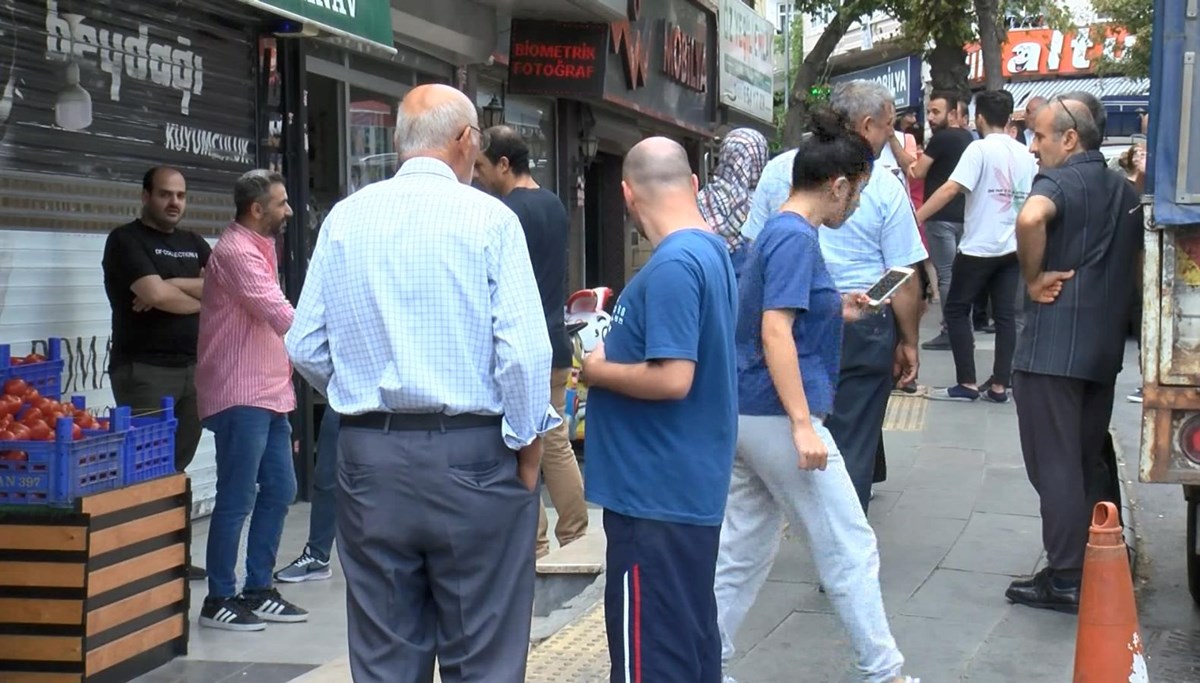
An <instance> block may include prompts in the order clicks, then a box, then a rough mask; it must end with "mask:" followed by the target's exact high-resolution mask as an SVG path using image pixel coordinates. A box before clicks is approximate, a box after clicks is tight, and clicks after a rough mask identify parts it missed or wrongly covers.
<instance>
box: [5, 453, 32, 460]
mask: <svg viewBox="0 0 1200 683" xmlns="http://www.w3.org/2000/svg"><path fill="white" fill-rule="evenodd" d="M4 459H5V460H15V461H18V462H25V461H26V460H29V454H28V453H26V452H25V451H7V452H6V453H4Z"/></svg>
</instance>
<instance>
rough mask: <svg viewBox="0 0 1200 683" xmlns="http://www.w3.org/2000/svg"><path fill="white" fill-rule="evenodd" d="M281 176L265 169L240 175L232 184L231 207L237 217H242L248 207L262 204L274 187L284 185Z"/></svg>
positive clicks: (284, 182) (247, 210)
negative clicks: (235, 211)
mask: <svg viewBox="0 0 1200 683" xmlns="http://www.w3.org/2000/svg"><path fill="white" fill-rule="evenodd" d="M286 184H287V182H286V181H285V180H284V179H283V175H282V174H280V173H277V172H275V171H268V170H266V169H261V168H259V169H255V170H253V171H247V172H246V173H243V174H242V177H240V178H238V179H237V182H236V183H234V184H233V206H234V208H235V209H236V210H237V215H238V216H244V215H246V213H248V212H249V211H250V207H251V206H254V205H255V204H260V203H262V202H263V201H264V200H265V199H266V198H267V196H268V195H269V194H271V188H272V187H273V186H275V185H286Z"/></svg>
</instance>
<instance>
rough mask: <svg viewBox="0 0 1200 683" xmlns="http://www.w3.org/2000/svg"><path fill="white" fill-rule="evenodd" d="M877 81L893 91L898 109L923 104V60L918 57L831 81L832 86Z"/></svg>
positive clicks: (905, 58)
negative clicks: (851, 82)
mask: <svg viewBox="0 0 1200 683" xmlns="http://www.w3.org/2000/svg"><path fill="white" fill-rule="evenodd" d="M860 80H861V81H875V82H876V83H879V84H880V85H882V86H883V87H885V88H887V89H888V90H891V91H892V96H893V102H894V103H895V105H896V108H897V109H899V108H901V107H913V106H918V105H920V103H921V60H920V59H918V58H916V57H902V58H900V59H897V60H894V61H891V62H888V63H886V64H880V65H879V66H872V67H868V68H866V69H859V70H858V71H851V72H850V73H848V74H840V75H837V76H834V77H833V78H830V79H829V82H830V83H831V84H833V83H842V82H844V81H860Z"/></svg>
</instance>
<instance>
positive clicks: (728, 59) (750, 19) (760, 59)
mask: <svg viewBox="0 0 1200 683" xmlns="http://www.w3.org/2000/svg"><path fill="white" fill-rule="evenodd" d="M718 21H719V22H720V24H719V29H720V41H719V46H718V47H719V49H720V91H721V103H722V104H725V105H727V106H729V107H731V108H733V109H737V110H739V111H741V112H743V113H746V114H749V115H750V116H753V117H754V118H756V119H759V120H761V121H766V122H768V123H769V122H771V121H773V120H774V112H775V67H774V54H773V53H774V47H775V27H774V26H773V25H772V24H771V21H770V20H769V19H767V18H766V17H763V16H762V15H760V14H758V13H757V12H755V11H754V10H752V9H750V7H748V6H747V5H746V3H744V2H742V0H721V8H720V14H719V15H718Z"/></svg>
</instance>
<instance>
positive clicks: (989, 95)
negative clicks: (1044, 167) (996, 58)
mask: <svg viewBox="0 0 1200 683" xmlns="http://www.w3.org/2000/svg"><path fill="white" fill-rule="evenodd" d="M1012 112H1013V99H1012V95H1011V94H1009V93H1008V92H1007V91H1004V90H989V91H985V92H981V93H979V95H977V96H976V97H975V127H976V128H977V129H978V130H979V133H980V139H979V140H976V141H975V142H972V143H971V144H970V145H968V146H967V149H966V151H965V152H963V155H962V158H961V159H959V162H958V165H957V166H956V167H955V168H954V173H952V174H951V175H950V180H948V181H947V182H946V184H944V185H942V187H941V188H939V189H938V191H937V192H935V193H933V195H932V196H930V198H929V200H928V201H926V202H925V204H924V205H922V207H921V209H920V211H918V212H917V220H918V221H924V220H927V219H928V218H929V216H931V215H933V214H934V213H936V212H937V211H938V210H940V209H941V208H942V207H943V206H945V205H946V204H948V203H949V202H950V200H951V199H953V198H954V197H955V196H956V195H957V194H958V193H959V192H965V193H967V206H966V212H965V215H964V218H965V220H964V229H963V237H962V241H961V242H960V243H959V245H958V253H957V254H956V255H955V257H954V266H953V271H952V274H951V277H950V292H949V295H948V297H947V300H946V304H945V316H946V327H947V330H948V332H949V334H950V350H951V351H952V352H953V353H954V365H955V369H956V373H957V382H958V383H957V384H956V385H954V386H951V387H948V388H945V389H937V390H935V391H933V392H932V393H930V395H929V397H930V398H931V399H934V400H943V401H975V400H978V399H979V398H984V399H987V400H990V401H993V402H996V403H1004V402H1005V401H1007V400H1008V386H1009V377H1010V375H1011V374H1012V357H1013V349H1014V348H1015V346H1016V309H1017V296H1016V293H1017V291H1018V289H1019V281H1020V276H1021V268H1020V264H1019V263H1018V262H1017V239H1016V222H1017V214H1018V213H1019V212H1020V210H1021V206H1022V205H1023V204H1024V203H1025V199H1026V197H1028V196H1029V188H1030V187H1031V186H1032V184H1033V177H1034V175H1035V174H1036V173H1037V162H1036V160H1035V159H1034V157H1033V155H1032V154H1030V153H1029V150H1028V149H1026V148H1025V146H1024V145H1022V144H1021V143H1020V142H1018V141H1016V140H1014V139H1013V138H1012V137H1011V136H1009V135H1008V133H1007V132H1006V127H1007V126H1008V122H1009V119H1010V118H1011V117H1012ZM985 291H986V292H988V293H989V294H990V296H991V300H992V317H993V319H994V320H995V321H996V355H995V365H994V367H993V369H992V377H991V378H990V379H989V380H988V381H987V382H986V383H985V386H982V387H981V386H980V385H979V384H977V383H976V378H975V338H974V334H973V333H972V330H971V304H972V303H973V302H974V301H975V300H976V299H977V298H978V297H979V295H980V293H982V292H985Z"/></svg>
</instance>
